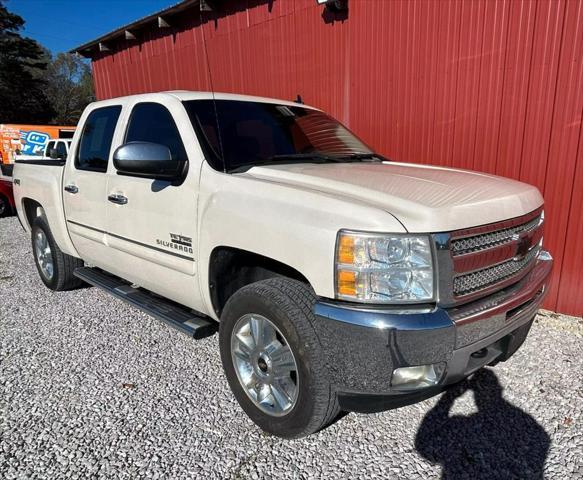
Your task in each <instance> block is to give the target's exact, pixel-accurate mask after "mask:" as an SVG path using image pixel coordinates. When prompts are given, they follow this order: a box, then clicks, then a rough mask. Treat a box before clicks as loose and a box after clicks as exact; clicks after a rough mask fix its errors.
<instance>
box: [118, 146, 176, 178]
mask: <svg viewBox="0 0 583 480" xmlns="http://www.w3.org/2000/svg"><path fill="white" fill-rule="evenodd" d="M186 164H187V161H186V160H174V159H173V158H172V153H171V152H170V149H169V148H168V147H167V146H166V145H160V144H158V143H150V142H129V143H126V144H124V145H121V146H120V147H118V148H117V149H116V150H115V152H114V153H113V165H114V167H115V168H116V170H117V173H118V174H120V175H131V176H134V177H145V178H154V179H160V180H176V179H178V178H180V177H181V176H182V175H183V173H184V171H185V167H186Z"/></svg>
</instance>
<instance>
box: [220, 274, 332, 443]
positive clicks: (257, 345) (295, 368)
mask: <svg viewBox="0 0 583 480" xmlns="http://www.w3.org/2000/svg"><path fill="white" fill-rule="evenodd" d="M314 302H315V295H314V293H313V291H312V289H311V288H310V287H309V286H308V285H305V284H303V283H301V282H299V281H296V280H291V279H287V278H274V279H269V280H263V281H260V282H257V283H253V284H251V285H248V286H246V287H243V288H242V289H240V290H239V291H237V292H236V293H235V294H234V295H233V296H232V297H231V298H230V299H229V301H228V302H227V304H226V305H225V308H224V310H223V314H222V316H221V323H220V333H219V342H220V347H221V359H222V362H223V367H224V369H225V373H226V376H227V380H228V381H229V385H230V386H231V389H232V390H233V393H234V395H235V397H236V398H237V400H238V401H239V404H240V405H241V407H242V408H243V410H244V411H245V413H247V415H248V416H249V417H250V418H251V419H252V420H253V421H254V422H255V423H256V424H257V425H258V426H259V427H260V428H262V429H263V430H265V431H266V432H269V433H272V434H274V435H277V436H280V437H284V438H297V437H302V436H305V435H309V434H311V433H314V432H316V431H318V430H320V429H321V428H323V427H325V426H326V425H328V424H329V423H330V422H331V421H332V420H334V419H335V418H336V417H337V415H338V413H339V408H338V403H337V398H336V394H335V392H334V390H333V388H332V385H331V384H330V383H329V375H328V371H327V368H326V365H325V361H324V359H323V355H322V351H321V347H320V343H319V341H318V338H317V335H316V332H315V330H314V328H313V327H312V321H313V320H314V314H313V313H312V309H313V305H314Z"/></svg>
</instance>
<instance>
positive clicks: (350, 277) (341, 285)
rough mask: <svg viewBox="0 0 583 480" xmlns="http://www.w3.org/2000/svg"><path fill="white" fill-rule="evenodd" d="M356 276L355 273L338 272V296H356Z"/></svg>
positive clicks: (348, 271) (347, 271)
mask: <svg viewBox="0 0 583 480" xmlns="http://www.w3.org/2000/svg"><path fill="white" fill-rule="evenodd" d="M356 275H357V272H352V271H350V270H340V271H338V293H339V294H340V295H347V296H351V297H355V296H356Z"/></svg>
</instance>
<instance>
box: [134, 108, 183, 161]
mask: <svg viewBox="0 0 583 480" xmlns="http://www.w3.org/2000/svg"><path fill="white" fill-rule="evenodd" d="M129 142H150V143H157V144H159V145H165V146H167V147H168V148H169V149H170V153H171V154H172V159H173V160H188V158H187V156H186V150H185V149H184V144H183V143H182V139H181V138H180V133H179V132H178V128H177V127H176V123H175V122H174V119H173V118H172V114H171V113H170V112H169V111H168V109H167V108H166V107H164V106H163V105H161V104H159V103H138V104H137V105H136V106H135V107H134V109H133V110H132V114H131V117H130V121H129V125H128V129H127V133H126V139H125V143H129Z"/></svg>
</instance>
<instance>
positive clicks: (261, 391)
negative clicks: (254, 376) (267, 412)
mask: <svg viewBox="0 0 583 480" xmlns="http://www.w3.org/2000/svg"><path fill="white" fill-rule="evenodd" d="M256 391H257V401H258V402H259V403H263V404H264V403H266V400H268V399H269V397H270V396H271V389H270V388H269V385H267V384H260V386H259V388H256Z"/></svg>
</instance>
